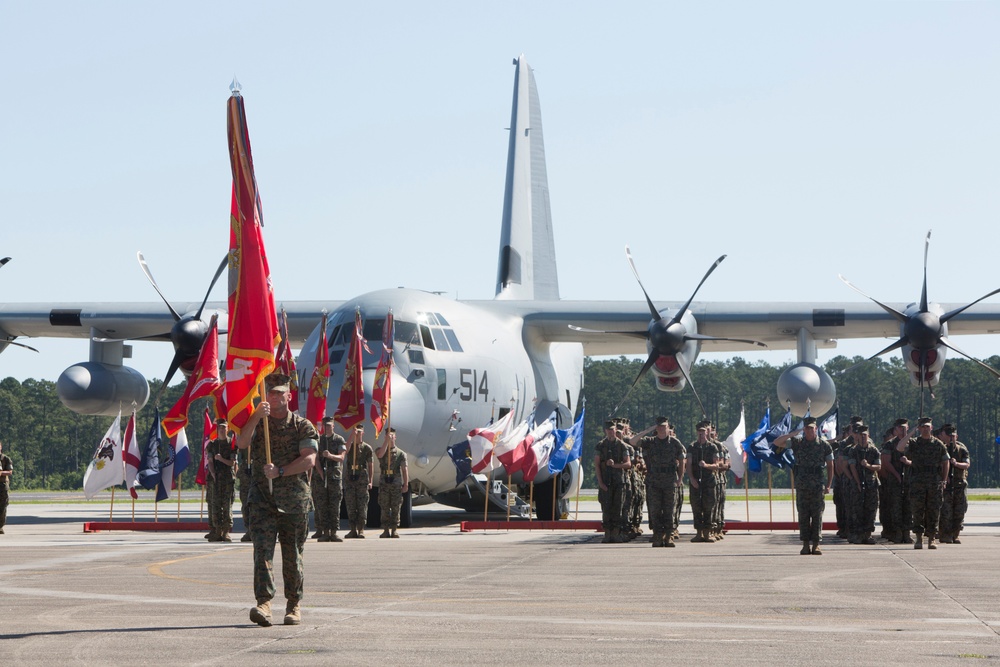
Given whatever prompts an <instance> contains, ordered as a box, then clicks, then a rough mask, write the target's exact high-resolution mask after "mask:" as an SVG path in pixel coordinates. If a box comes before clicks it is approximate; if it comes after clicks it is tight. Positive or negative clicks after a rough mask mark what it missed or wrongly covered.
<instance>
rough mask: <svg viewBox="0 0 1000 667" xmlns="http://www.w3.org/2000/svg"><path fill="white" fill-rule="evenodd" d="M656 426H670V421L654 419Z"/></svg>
mask: <svg viewBox="0 0 1000 667" xmlns="http://www.w3.org/2000/svg"><path fill="white" fill-rule="evenodd" d="M656 425H657V426H670V421H669V420H668V419H667V418H666V417H657V418H656Z"/></svg>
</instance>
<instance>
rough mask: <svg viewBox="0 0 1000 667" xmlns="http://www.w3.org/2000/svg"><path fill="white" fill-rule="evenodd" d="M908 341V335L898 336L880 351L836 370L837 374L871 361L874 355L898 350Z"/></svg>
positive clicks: (879, 355) (878, 355)
mask: <svg viewBox="0 0 1000 667" xmlns="http://www.w3.org/2000/svg"><path fill="white" fill-rule="evenodd" d="M909 342H910V339H909V338H908V337H906V336H903V337H902V338H900V339H899V340H897V341H896V342H895V343H893V344H892V345H890V346H889V347H887V348H885V349H884V350H882V351H880V352H876V353H875V354H873V355H872V356H870V357H868V358H867V359H865V360H864V361H859V362H858V363H856V364H854V365H853V366H848V367H847V368H845V369H844V370H842V371H838V372H837V375H843V374H844V373H846V372H848V371H853V370H854V369H855V368H857V367H858V366H861V365H862V364H867V363H868V362H869V361H871V360H872V359H874V358H875V357H881V356H882V355H883V354H885V353H886V352H892V351H893V350H898V349H899V348H901V347H903V346H904V345H907V344H908V343H909Z"/></svg>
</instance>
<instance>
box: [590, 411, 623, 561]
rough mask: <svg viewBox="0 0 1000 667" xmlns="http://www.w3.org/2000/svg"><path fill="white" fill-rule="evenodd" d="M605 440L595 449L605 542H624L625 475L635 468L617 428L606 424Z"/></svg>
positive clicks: (598, 494)
mask: <svg viewBox="0 0 1000 667" xmlns="http://www.w3.org/2000/svg"><path fill="white" fill-rule="evenodd" d="M604 436H605V437H604V440H601V441H600V442H599V443H597V446H596V447H595V448H594V470H595V471H596V472H597V485H598V492H597V499H598V500H599V501H600V503H601V521H602V524H603V526H604V542H605V543H608V542H621V541H622V535H621V517H622V511H623V508H624V500H625V471H626V470H628V469H629V468H631V467H632V460H631V459H630V458H629V456H628V450H627V449H626V447H625V443H624V442H622V441H621V440H620V439H619V438H618V433H617V431H616V430H615V424H614V422H612V421H606V422H605V423H604Z"/></svg>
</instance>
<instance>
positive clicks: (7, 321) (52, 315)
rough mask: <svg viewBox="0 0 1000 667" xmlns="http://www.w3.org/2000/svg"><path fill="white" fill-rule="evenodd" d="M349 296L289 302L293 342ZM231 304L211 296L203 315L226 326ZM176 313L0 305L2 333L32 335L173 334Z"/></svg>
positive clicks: (143, 307) (129, 307) (140, 306)
mask: <svg viewBox="0 0 1000 667" xmlns="http://www.w3.org/2000/svg"><path fill="white" fill-rule="evenodd" d="M341 304H343V301H295V302H290V303H288V304H283V305H284V306H285V311H286V313H287V314H288V335H289V338H291V339H292V344H293V345H295V346H300V345H301V344H302V343H304V342H305V339H306V338H307V337H308V336H309V334H310V333H312V330H313V329H315V328H316V325H317V324H319V319H320V314H321V313H322V312H323V310H324V309H325V310H327V312H331V311H333V310H334V309H335V308H338V307H339V306H340V305H341ZM199 306H201V303H200V302H189V303H175V304H174V307H175V308H176V309H177V312H179V313H181V314H185V313H195V312H197V310H198V308H199ZM226 309H227V304H226V303H225V302H221V301H214V302H213V301H210V302H208V303H207V304H205V310H204V313H203V318H204V319H205V320H206V321H207V320H208V318H209V317H211V314H212V313H213V312H218V313H221V314H222V315H221V317H222V320H223V324H222V328H224V327H225V324H224V322H225V312H226ZM173 324H174V318H173V316H172V315H171V314H170V313H169V312H168V311H167V309H166V308H164V306H163V304H162V303H160V302H134V303H113V302H93V303H70V304H54V303H8V304H3V305H0V335H2V336H3V337H5V338H9V337H26V338H84V339H85V338H90V337H91V336H92V335H94V334H92V330H93V331H94V332H96V335H99V336H104V337H107V338H122V339H137V338H147V339H150V340H164V341H167V340H170V338H169V335H167V334H168V332H169V331H170V327H171V326H173Z"/></svg>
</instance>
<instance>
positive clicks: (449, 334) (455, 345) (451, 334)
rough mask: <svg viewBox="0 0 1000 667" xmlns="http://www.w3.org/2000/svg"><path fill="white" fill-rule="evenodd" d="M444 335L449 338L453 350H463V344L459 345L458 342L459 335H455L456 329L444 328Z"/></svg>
mask: <svg viewBox="0 0 1000 667" xmlns="http://www.w3.org/2000/svg"><path fill="white" fill-rule="evenodd" d="M444 335H445V337H446V338H447V339H448V342H449V343H450V344H451V349H452V350H454V351H455V352H461V351H462V346H461V345H459V343H458V336H456V335H455V332H454V331H452V330H451V329H445V330H444Z"/></svg>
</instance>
